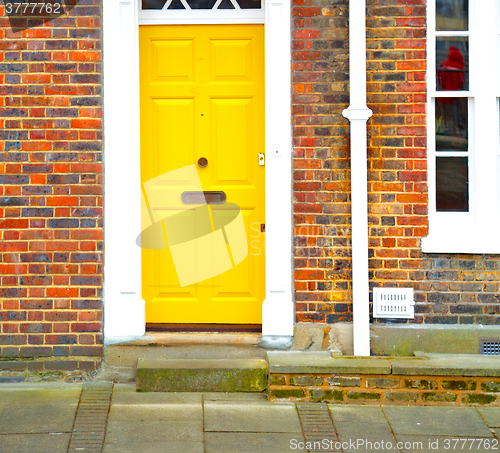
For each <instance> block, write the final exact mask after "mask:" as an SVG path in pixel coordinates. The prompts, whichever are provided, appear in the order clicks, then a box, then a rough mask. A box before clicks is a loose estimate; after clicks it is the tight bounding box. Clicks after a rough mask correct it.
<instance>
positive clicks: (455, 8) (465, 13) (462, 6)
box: [436, 0, 469, 31]
mask: <svg viewBox="0 0 500 453" xmlns="http://www.w3.org/2000/svg"><path fill="white" fill-rule="evenodd" d="M468 29H469V2H468V0H436V30H438V31H441V30H450V31H451V30H453V31H466V30H468Z"/></svg>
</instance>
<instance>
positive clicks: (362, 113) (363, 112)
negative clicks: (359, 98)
mask: <svg viewBox="0 0 500 453" xmlns="http://www.w3.org/2000/svg"><path fill="white" fill-rule="evenodd" d="M372 115H373V111H372V110H371V109H369V108H368V107H365V108H362V109H354V108H352V107H347V108H346V109H345V110H343V111H342V116H343V117H344V118H347V119H348V120H349V121H353V120H364V121H367V120H368V118H370V116H372Z"/></svg>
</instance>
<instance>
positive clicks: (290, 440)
mask: <svg viewBox="0 0 500 453" xmlns="http://www.w3.org/2000/svg"><path fill="white" fill-rule="evenodd" d="M299 442H304V437H303V436H302V434H299V433H206V434H205V452H206V453H290V452H296V451H297V452H307V450H305V449H300V448H291V446H298V445H299Z"/></svg>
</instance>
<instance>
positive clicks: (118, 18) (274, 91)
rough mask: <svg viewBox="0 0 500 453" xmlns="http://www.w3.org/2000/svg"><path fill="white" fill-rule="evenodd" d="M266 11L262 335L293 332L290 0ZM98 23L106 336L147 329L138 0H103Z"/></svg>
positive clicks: (268, 2)
mask: <svg viewBox="0 0 500 453" xmlns="http://www.w3.org/2000/svg"><path fill="white" fill-rule="evenodd" d="M264 11H265V19H264V24H265V25H264V26H265V67H266V78H265V93H266V94H265V96H266V97H265V103H266V111H265V116H266V120H265V127H266V140H265V148H266V149H265V152H266V154H267V156H266V157H267V158H266V181H267V184H266V299H265V300H264V303H263V305H262V335H263V336H292V335H293V326H294V304H293V298H292V283H293V260H292V187H291V179H292V166H291V157H292V139H291V103H290V86H291V80H290V79H291V77H290V76H291V65H290V40H291V39H290V0H276V1H275V0H265V5H264ZM163 23H168V21H163ZM176 23H179V22H178V21H177V22H176ZM212 23H213V22H212ZM103 29H104V37H103V56H104V61H103V63H104V67H103V73H104V165H105V167H104V168H105V178H104V184H105V185H104V203H105V204H104V336H105V341H106V342H109V341H112V339H113V337H115V338H116V337H134V336H142V335H144V333H145V311H144V301H143V300H142V298H141V249H140V248H139V247H138V246H137V245H136V238H137V236H138V234H139V233H140V230H141V214H140V209H141V208H140V206H141V204H140V125H139V111H140V106H139V43H138V40H139V3H138V1H137V0H104V5H103Z"/></svg>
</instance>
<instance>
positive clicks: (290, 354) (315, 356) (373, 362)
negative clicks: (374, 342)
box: [267, 351, 391, 374]
mask: <svg viewBox="0 0 500 453" xmlns="http://www.w3.org/2000/svg"><path fill="white" fill-rule="evenodd" d="M267 359H268V362H269V371H270V372H271V373H322V374H329V373H335V374H346V373H360V374H390V373H391V365H390V363H389V361H388V360H387V359H385V358H369V357H342V356H338V357H332V356H331V354H330V352H325V351H307V352H302V351H268V353H267Z"/></svg>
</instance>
